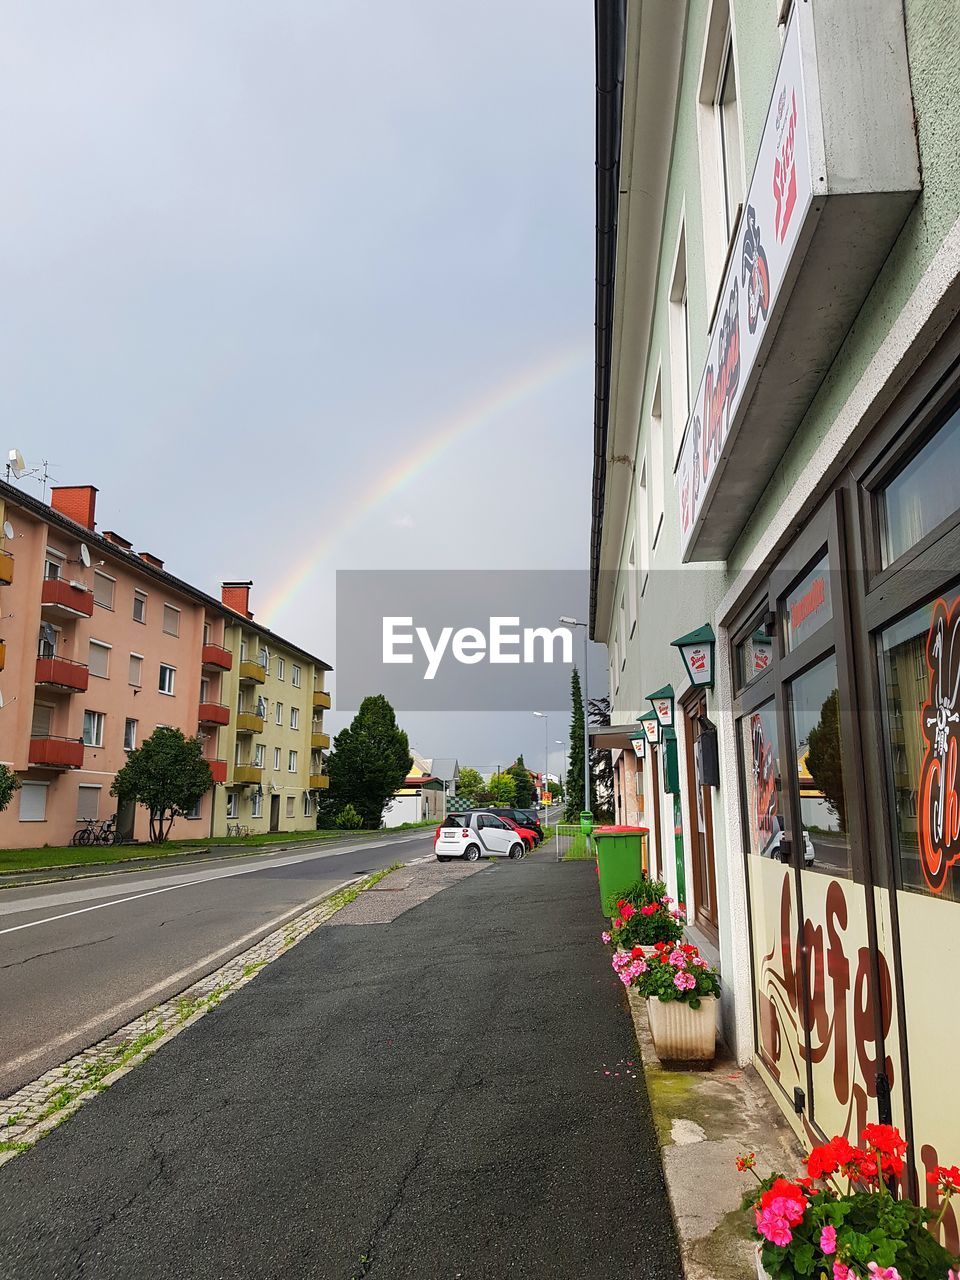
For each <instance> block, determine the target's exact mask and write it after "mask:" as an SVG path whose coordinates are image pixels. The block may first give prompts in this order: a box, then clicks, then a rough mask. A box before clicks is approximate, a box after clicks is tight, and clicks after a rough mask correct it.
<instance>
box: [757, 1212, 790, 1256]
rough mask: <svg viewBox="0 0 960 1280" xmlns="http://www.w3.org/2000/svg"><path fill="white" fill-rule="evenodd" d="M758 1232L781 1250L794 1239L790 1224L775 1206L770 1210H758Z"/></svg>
mask: <svg viewBox="0 0 960 1280" xmlns="http://www.w3.org/2000/svg"><path fill="white" fill-rule="evenodd" d="M757 1230H758V1231H759V1232H760V1234H761V1235H762V1236H765V1237H766V1239H767V1240H769V1241H770V1243H771V1244H778V1245H780V1246H781V1248H782V1247H783V1246H784V1245H788V1244H789V1243H790V1241H791V1240H792V1239H793V1232H792V1231H791V1230H790V1224H789V1223H788V1222H787V1220H786V1218H785V1217H784V1216H783V1215H782V1214H780V1213H777V1211H776V1209H774V1208H773V1206H771V1207H770V1208H769V1209H758V1210H757Z"/></svg>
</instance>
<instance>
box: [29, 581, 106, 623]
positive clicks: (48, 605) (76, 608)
mask: <svg viewBox="0 0 960 1280" xmlns="http://www.w3.org/2000/svg"><path fill="white" fill-rule="evenodd" d="M40 608H41V609H46V610H47V611H48V612H49V613H54V614H67V615H69V616H71V617H77V618H89V617H91V615H92V614H93V592H92V591H88V590H87V588H86V587H75V586H74V585H73V583H72V582H67V581H66V580H65V579H64V578H44V580H43V586H42V587H41V588H40Z"/></svg>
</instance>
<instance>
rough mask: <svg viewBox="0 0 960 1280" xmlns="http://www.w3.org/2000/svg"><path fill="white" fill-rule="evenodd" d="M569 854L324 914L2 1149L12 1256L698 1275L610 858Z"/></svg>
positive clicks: (528, 1279) (344, 1276) (454, 1272)
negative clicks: (655, 1119) (633, 1065)
mask: <svg viewBox="0 0 960 1280" xmlns="http://www.w3.org/2000/svg"><path fill="white" fill-rule="evenodd" d="M551 856H552V855H550V854H549V853H546V852H545V853H544V854H543V855H537V856H535V857H534V858H529V859H526V860H524V861H522V862H518V863H506V862H498V863H497V864H495V865H493V866H491V867H490V868H486V869H484V870H482V871H480V872H478V873H477V874H476V875H473V876H471V877H469V878H468V879H465V880H461V881H460V882H459V883H456V884H454V885H452V886H451V887H449V888H447V889H446V890H444V891H443V892H441V893H439V894H437V895H436V896H435V897H433V898H431V899H429V900H428V901H427V902H425V903H423V904H422V905H421V906H419V907H417V908H415V909H413V910H410V911H407V912H406V913H405V914H403V915H401V916H399V917H398V918H397V919H396V920H394V921H393V923H391V924H388V925H352V924H343V925H341V926H340V927H337V928H320V929H318V930H317V931H316V932H315V933H313V934H311V935H310V936H309V937H308V938H306V939H305V940H304V941H303V942H302V943H300V945H299V946H297V947H295V948H293V949H292V950H291V951H290V952H288V953H286V954H285V955H283V956H282V957H281V958H280V959H279V960H277V961H276V962H275V963H274V964H272V965H270V966H269V967H268V968H266V969H264V970H263V972H262V973H261V974H260V975H259V976H258V977H257V979H256V981H255V982H252V983H250V984H249V985H248V986H246V987H243V988H242V989H241V990H240V991H238V992H237V993H236V994H235V995H233V996H232V997H231V998H230V999H229V1000H227V1001H225V1002H224V1003H223V1004H222V1005H220V1006H219V1007H218V1008H216V1009H215V1010H213V1011H212V1012H211V1013H210V1014H208V1015H207V1016H206V1017H205V1018H203V1019H202V1020H201V1021H200V1022H199V1023H197V1024H196V1025H195V1026H194V1027H192V1028H190V1029H189V1030H188V1031H187V1032H185V1033H184V1034H183V1035H181V1036H179V1037H177V1038H176V1039H175V1040H173V1041H172V1042H171V1043H170V1044H168V1045H166V1046H165V1047H164V1048H163V1049H161V1050H160V1051H159V1052H158V1053H157V1054H155V1055H154V1056H153V1057H152V1058H150V1059H149V1060H148V1061H146V1062H145V1063H143V1065H142V1066H139V1067H137V1068H136V1069H135V1070H134V1071H132V1072H131V1073H130V1074H128V1075H126V1076H124V1077H123V1078H122V1079H121V1080H119V1081H118V1082H117V1084H115V1085H114V1086H113V1087H112V1088H110V1089H109V1090H107V1091H106V1092H105V1093H104V1094H102V1095H101V1096H100V1097H99V1098H97V1099H95V1100H94V1101H93V1102H92V1103H90V1104H89V1105H88V1106H85V1107H84V1108H82V1109H81V1110H80V1111H79V1112H78V1114H77V1115H76V1116H74V1117H72V1118H71V1119H70V1120H68V1121H67V1122H66V1123H65V1124H63V1125H62V1126H60V1127H59V1128H57V1129H55V1130H54V1131H53V1132H52V1133H51V1134H50V1135H49V1136H48V1137H46V1138H45V1139H44V1140H43V1141H42V1142H40V1143H39V1144H38V1145H37V1146H36V1147H35V1148H33V1150H31V1151H28V1152H26V1153H25V1154H24V1155H22V1156H20V1157H18V1158H17V1159H16V1160H13V1161H11V1162H10V1163H9V1164H7V1165H6V1166H4V1167H3V1168H2V1169H0V1222H2V1223H3V1224H4V1225H3V1231H2V1232H0V1275H2V1276H3V1277H4V1278H5V1280H6V1278H7V1277H9V1280H77V1278H78V1277H79V1278H85V1277H96V1280H128V1278H129V1277H131V1276H136V1277H137V1278H138V1280H154V1278H156V1280H161V1278H162V1280H171V1278H173V1277H175V1278H176V1280H288V1278H289V1277H311V1278H316V1280H507V1278H508V1277H511V1278H514V1280H534V1278H535V1280H561V1278H562V1280H601V1278H602V1277H605V1276H617V1275H624V1276H634V1277H637V1280H680V1277H681V1275H682V1271H681V1266H680V1262H679V1258H678V1253H677V1246H676V1240H675V1237H674V1231H673V1224H672V1219H671V1214H670V1209H669V1206H668V1203H667V1199H666V1194H665V1190H664V1185H663V1173H662V1167H661V1164H660V1155H659V1149H658V1145H657V1142H656V1138H655V1135H654V1132H653V1125H652V1122H651V1117H650V1110H649V1104H648V1101H647V1097H646V1092H645V1086H644V1082H643V1076H642V1072H637V1073H635V1072H634V1071H630V1070H628V1069H626V1064H628V1063H630V1062H634V1061H635V1052H636V1043H635V1041H634V1038H633V1034H632V1025H631V1023H630V1019H629V1015H628V1013H627V1010H626V1007H625V1000H624V997H623V995H622V993H621V991H620V988H619V984H617V983H615V981H614V979H613V975H612V974H611V972H610V966H609V962H608V958H607V956H606V954H605V952H604V948H603V947H602V946H601V944H600V941H599V938H598V932H599V929H600V927H601V918H600V914H599V904H598V902H597V891H596V876H595V875H594V872H593V867H592V866H591V865H590V864H589V863H560V864H557V863H554V862H552V861H549V860H548V859H549V858H550V857H551ZM607 1072H609V1074H605V1073H607Z"/></svg>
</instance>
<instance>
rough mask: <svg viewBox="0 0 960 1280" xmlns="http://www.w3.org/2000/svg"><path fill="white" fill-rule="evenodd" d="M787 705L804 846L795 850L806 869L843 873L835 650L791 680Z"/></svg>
mask: <svg viewBox="0 0 960 1280" xmlns="http://www.w3.org/2000/svg"><path fill="white" fill-rule="evenodd" d="M790 711H791V720H792V722H793V737H794V754H793V759H794V760H796V766H795V767H796V770H797V782H798V787H799V792H800V822H801V825H802V828H803V830H802V832H801V840H802V842H803V848H802V849H798V851H797V854H798V856H799V857H801V858H802V859H803V864H802V865H803V866H804V867H805V868H806V869H807V870H808V871H822V872H825V873H826V874H827V875H831V876H838V875H840V876H848V875H849V874H850V836H849V827H848V824H847V787H846V782H845V779H844V768H843V743H842V741H841V738H840V689H839V679H838V676H837V659H836V657H835V655H833V654H831V655H830V656H829V657H828V658H825V659H824V660H823V662H818V663H817V665H816V666H815V667H812V668H811V669H810V670H809V671H807V672H805V673H804V674H803V675H802V676H799V677H798V678H797V679H796V680H794V681H793V682H792V684H791V685H790Z"/></svg>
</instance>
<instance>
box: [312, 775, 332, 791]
mask: <svg viewBox="0 0 960 1280" xmlns="http://www.w3.org/2000/svg"><path fill="white" fill-rule="evenodd" d="M329 786H330V779H329V778H328V777H327V775H326V774H325V773H311V775H310V790H311V791H326V790H327V789H328V787H329Z"/></svg>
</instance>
